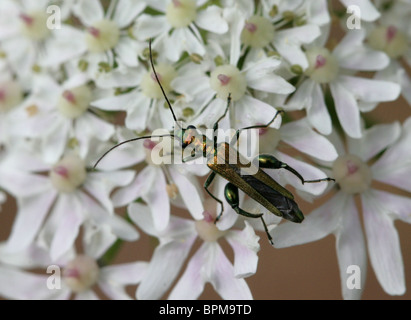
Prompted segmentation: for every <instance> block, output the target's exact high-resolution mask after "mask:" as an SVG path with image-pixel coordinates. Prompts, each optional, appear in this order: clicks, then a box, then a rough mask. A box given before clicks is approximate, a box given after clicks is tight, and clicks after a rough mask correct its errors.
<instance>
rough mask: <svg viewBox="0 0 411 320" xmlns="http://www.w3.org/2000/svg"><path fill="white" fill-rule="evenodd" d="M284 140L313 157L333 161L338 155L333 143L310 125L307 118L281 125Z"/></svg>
mask: <svg viewBox="0 0 411 320" xmlns="http://www.w3.org/2000/svg"><path fill="white" fill-rule="evenodd" d="M280 130H281V138H282V140H283V141H284V142H286V143H288V144H289V145H291V146H293V147H294V148H296V149H297V150H299V151H302V152H304V153H306V154H308V155H310V156H312V157H315V158H318V159H321V160H324V161H333V160H335V159H336V158H337V157H338V154H337V151H336V150H335V148H334V146H333V144H332V143H331V142H330V141H329V140H328V139H327V138H325V137H324V136H322V135H320V134H318V133H317V132H315V131H314V130H313V129H311V128H310V126H308V123H307V121H306V120H305V119H302V120H299V121H293V122H289V123H287V124H285V125H284V126H282V127H281V129H280Z"/></svg>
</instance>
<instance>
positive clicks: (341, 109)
mask: <svg viewBox="0 0 411 320" xmlns="http://www.w3.org/2000/svg"><path fill="white" fill-rule="evenodd" d="M330 88H331V93H332V95H333V98H334V103H335V109H336V111H337V115H338V118H339V120H340V123H341V126H342V127H343V129H344V131H345V132H346V133H347V135H349V136H350V137H352V138H360V137H361V135H362V134H361V123H360V111H359V109H358V104H357V101H356V100H355V98H354V96H353V95H352V93H351V91H349V90H348V89H346V88H345V87H344V86H342V85H341V84H340V83H339V82H337V81H335V82H332V83H331V84H330Z"/></svg>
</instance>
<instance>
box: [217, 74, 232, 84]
mask: <svg viewBox="0 0 411 320" xmlns="http://www.w3.org/2000/svg"><path fill="white" fill-rule="evenodd" d="M217 79H218V80H220V82H221V85H222V86H225V85H227V84H228V83H229V82H230V80H231V77H229V76H226V75H225V74H219V75H218V76H217Z"/></svg>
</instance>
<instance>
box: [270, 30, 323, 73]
mask: <svg viewBox="0 0 411 320" xmlns="http://www.w3.org/2000/svg"><path fill="white" fill-rule="evenodd" d="M319 35H320V29H319V28H318V26H316V25H305V26H301V27H295V28H291V29H284V30H282V31H279V32H277V34H276V36H275V37H274V41H273V43H274V46H275V48H276V49H277V51H278V52H279V53H280V55H281V56H283V57H284V58H285V59H286V60H287V61H288V62H289V63H290V64H291V65H294V64H297V65H300V66H301V67H302V68H303V69H304V70H305V69H306V68H307V67H308V61H307V57H306V55H305V53H304V51H303V50H302V49H301V45H302V44H307V43H310V42H312V41H313V40H314V39H315V38H317V37H318V36H319Z"/></svg>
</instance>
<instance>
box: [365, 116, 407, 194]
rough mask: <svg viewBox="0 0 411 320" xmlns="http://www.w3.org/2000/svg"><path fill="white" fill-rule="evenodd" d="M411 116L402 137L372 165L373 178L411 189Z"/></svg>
mask: <svg viewBox="0 0 411 320" xmlns="http://www.w3.org/2000/svg"><path fill="white" fill-rule="evenodd" d="M410 145H411V118H410V119H408V120H406V121H405V122H404V124H403V133H402V136H401V138H400V139H399V140H398V141H397V142H396V143H395V144H394V145H392V146H391V147H390V148H389V149H388V150H386V151H385V152H384V154H383V155H382V156H381V158H379V159H378V160H377V162H376V163H374V164H373V166H372V167H371V169H372V172H373V178H374V179H375V180H378V181H382V182H384V183H388V184H390V185H393V186H396V187H398V188H401V189H404V190H408V191H411V180H410V179H409V177H410V174H411V168H410V165H409V159H410V157H411V152H410V147H409V146H410Z"/></svg>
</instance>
